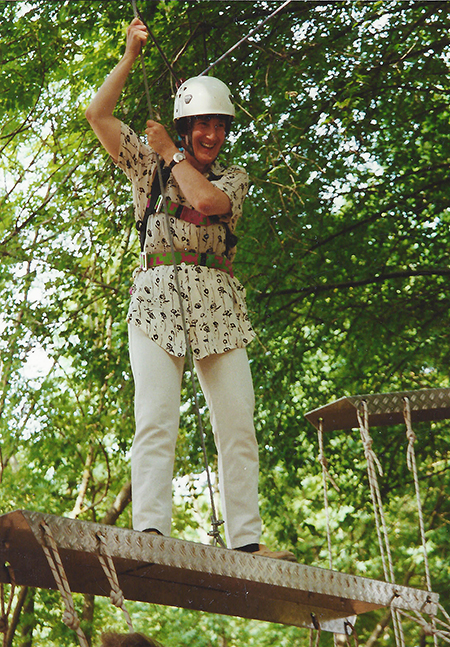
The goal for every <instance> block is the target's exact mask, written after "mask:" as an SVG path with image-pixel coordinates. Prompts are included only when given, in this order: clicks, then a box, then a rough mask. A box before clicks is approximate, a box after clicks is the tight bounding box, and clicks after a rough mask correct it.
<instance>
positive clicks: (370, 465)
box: [356, 400, 405, 647]
mask: <svg viewBox="0 0 450 647" xmlns="http://www.w3.org/2000/svg"><path fill="white" fill-rule="evenodd" d="M361 405H362V413H361V410H360V409H357V410H356V414H357V418H358V423H359V431H360V435H361V440H362V443H363V447H364V455H365V457H366V462H367V475H368V479H369V487H370V496H371V499H372V506H373V511H374V516H375V525H376V531H377V537H378V545H379V547H380V554H381V560H382V563H383V571H384V577H385V579H386V581H387V582H391V583H395V577H394V566H393V562H392V554H391V547H390V544H389V536H388V532H387V524H386V517H385V514H384V508H383V502H382V499H381V493H380V488H379V485H378V477H377V470H378V473H379V475H380V476H383V469H382V467H381V464H380V461H379V460H378V458H377V456H376V454H375V452H374V451H373V449H372V445H373V439H372V437H371V435H370V431H369V409H368V405H367V402H366V401H365V400H363V401H362V403H361ZM383 538H384V543H383ZM386 557H387V561H388V566H389V571H388V568H387V565H386ZM394 599H395V596H394V598H393V600H392V602H391V611H392V624H393V627H394V634H395V644H396V645H397V646H398V645H400V647H404V644H405V643H404V636H403V628H402V625H401V622H400V619H399V617H398V614H397V609H396V608H395V607H392V603H393V601H394Z"/></svg>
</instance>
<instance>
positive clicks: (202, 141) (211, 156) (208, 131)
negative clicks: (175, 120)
mask: <svg viewBox="0 0 450 647" xmlns="http://www.w3.org/2000/svg"><path fill="white" fill-rule="evenodd" d="M226 130H227V123H226V120H225V119H222V118H221V117H216V116H209V115H205V116H203V115H202V116H199V117H196V118H195V120H194V123H193V125H192V131H191V137H190V143H191V146H192V151H193V153H194V160H191V163H192V164H193V166H195V167H196V168H197V169H198V170H199V171H202V172H204V171H206V170H207V169H208V168H209V167H210V166H211V164H212V163H213V162H214V160H215V159H216V157H217V155H218V154H219V152H220V149H221V148H222V146H223V143H224V141H225V137H226Z"/></svg>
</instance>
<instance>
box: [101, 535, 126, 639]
mask: <svg viewBox="0 0 450 647" xmlns="http://www.w3.org/2000/svg"><path fill="white" fill-rule="evenodd" d="M96 536H97V539H98V560H99V562H100V564H101V567H102V568H103V571H104V573H105V575H106V577H107V578H108V582H109V585H110V587H111V593H110V595H109V598H110V600H111V602H112V604H114V606H115V607H117V608H119V609H122V612H123V615H124V616H125V620H126V623H127V625H128V629H129V630H130V632H131V633H132V632H133V624H132V622H131V618H130V614H129V613H128V610H127V608H126V606H125V596H124V594H123V592H122V589H121V588H120V586H119V578H118V577H117V571H116V567H115V566H114V562H113V560H112V557H111V555H110V554H109V553H108V551H107V550H106V540H105V537H104V536H103V535H102V533H101V532H98V533H97V535H96Z"/></svg>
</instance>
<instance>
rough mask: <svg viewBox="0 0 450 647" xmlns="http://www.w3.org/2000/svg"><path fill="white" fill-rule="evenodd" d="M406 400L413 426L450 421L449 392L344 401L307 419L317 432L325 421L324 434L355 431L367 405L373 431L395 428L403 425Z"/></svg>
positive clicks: (423, 391) (425, 391)
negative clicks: (427, 422)
mask: <svg viewBox="0 0 450 647" xmlns="http://www.w3.org/2000/svg"><path fill="white" fill-rule="evenodd" d="M405 397H407V398H408V399H409V402H410V407H411V418H412V421H413V422H416V421H426V420H445V419H447V418H450V389H420V390H418V391H396V392H393V393H375V394H372V395H354V396H349V397H343V398H340V399H339V400H335V401H334V402H331V403H330V404H326V405H324V406H323V407H319V408H318V409H314V410H313V411H309V412H308V413H306V414H305V417H306V419H307V420H309V422H310V423H311V424H312V425H313V426H314V427H315V428H316V429H319V426H320V421H322V429H323V431H335V430H338V429H352V428H354V427H358V426H359V425H358V418H357V411H358V409H360V407H361V404H362V403H363V402H366V403H367V409H368V413H369V424H370V426H371V427H376V426H381V425H396V424H400V423H402V422H404V418H403V406H404V398H405Z"/></svg>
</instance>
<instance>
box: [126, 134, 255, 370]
mask: <svg viewBox="0 0 450 647" xmlns="http://www.w3.org/2000/svg"><path fill="white" fill-rule="evenodd" d="M117 164H118V166H119V167H120V168H121V169H122V170H123V171H124V172H125V174H126V175H127V177H128V179H129V180H130V181H131V183H132V191H133V202H134V214H135V219H136V222H139V221H141V220H142V218H143V215H144V212H145V208H146V205H147V201H148V198H149V195H150V190H151V185H152V181H153V177H154V175H155V171H156V154H155V152H154V151H153V149H152V148H150V147H149V146H148V144H146V143H144V142H143V141H142V140H141V139H140V138H139V137H138V136H137V135H136V133H135V132H134V131H133V130H132V129H131V128H129V127H128V126H126V125H125V124H122V133H121V147H120V152H119V159H118V162H117ZM210 173H212V174H213V175H212V177H213V179H212V180H211V181H212V183H213V184H214V185H215V186H217V187H218V188H219V189H221V190H222V191H224V192H225V193H226V194H227V196H228V197H229V198H230V201H231V205H232V213H231V217H229V219H228V217H224V218H222V222H220V220H221V219H220V217H219V218H218V222H215V223H214V224H210V225H209V226H202V225H195V224H192V223H190V222H186V221H184V220H180V219H178V218H175V217H170V218H169V222H170V228H171V232H172V237H173V244H174V248H175V251H183V252H195V253H199V252H200V253H210V254H217V255H223V254H225V253H226V243H225V238H226V227H225V225H224V224H223V221H224V220H225V221H226V220H228V227H229V228H230V230H231V232H234V229H235V227H236V223H237V220H238V218H239V216H240V215H241V214H242V203H243V201H244V198H245V196H246V193H247V188H248V177H247V173H246V171H245V170H244V169H242V168H240V167H238V166H230V167H228V168H225V167H224V166H223V165H222V164H220V163H218V162H217V160H216V161H215V162H214V164H213V165H212V167H211V169H210ZM206 176H208V173H207V174H206ZM166 195H167V196H168V198H169V199H170V200H172V201H173V202H176V203H177V204H179V205H182V206H186V207H191V206H192V205H190V204H189V203H188V202H187V201H186V199H185V197H184V195H183V194H182V193H181V190H180V187H179V186H178V184H177V182H176V180H175V178H174V177H173V175H172V174H171V175H170V176H169V180H168V182H167V185H166ZM144 251H145V252H147V253H157V252H168V253H170V243H169V237H168V235H167V225H166V219H165V215H164V212H161V213H160V214H156V215H152V216H150V217H149V219H148V223H147V234H146V238H145V247H144ZM235 253H236V248H233V249H231V250H229V252H228V258H229V259H230V260H232V259H233V258H234V256H235ZM133 279H134V282H133V287H132V290H131V302H130V306H129V309H128V316H127V321H128V322H129V323H131V324H133V325H135V326H137V327H139V328H141V329H142V330H143V332H144V333H145V334H146V335H147V336H148V337H150V339H152V340H154V341H155V342H156V343H157V344H158V345H159V346H161V347H162V348H164V349H165V350H166V351H168V352H169V353H171V354H172V355H175V356H177V357H183V356H184V355H185V354H186V340H185V334H184V330H183V322H182V315H181V311H180V300H179V296H178V293H177V289H176V284H175V271H174V268H173V266H170V265H158V266H156V267H151V268H149V269H148V270H145V271H144V270H142V269H140V268H138V269H137V270H135V272H134V275H133ZM178 280H179V285H180V293H181V297H182V302H183V309H184V314H185V318H186V325H187V330H188V335H189V341H190V345H191V349H192V352H193V356H194V357H195V358H196V359H201V358H203V357H206V356H208V355H212V354H215V353H224V352H226V351H228V350H231V349H233V348H243V347H245V346H246V345H247V344H248V343H249V342H250V341H251V340H252V339H253V338H254V336H255V333H254V331H253V329H252V327H251V324H250V321H249V318H248V314H247V307H246V303H245V289H244V287H243V286H242V285H241V283H239V281H238V280H237V279H236V278H233V277H231V276H230V275H229V274H227V273H226V272H224V271H222V270H218V269H214V268H209V267H204V266H200V265H189V264H184V263H182V264H181V265H179V266H178Z"/></svg>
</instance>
